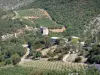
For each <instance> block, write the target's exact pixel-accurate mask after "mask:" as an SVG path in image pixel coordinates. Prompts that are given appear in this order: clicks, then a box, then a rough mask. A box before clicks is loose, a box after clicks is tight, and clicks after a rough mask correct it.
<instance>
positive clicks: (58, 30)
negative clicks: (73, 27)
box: [49, 27, 66, 33]
mask: <svg viewBox="0 0 100 75" xmlns="http://www.w3.org/2000/svg"><path fill="white" fill-rule="evenodd" d="M49 30H50V31H51V32H55V33H59V32H64V31H65V30H66V28H65V27H62V28H61V29H49Z"/></svg>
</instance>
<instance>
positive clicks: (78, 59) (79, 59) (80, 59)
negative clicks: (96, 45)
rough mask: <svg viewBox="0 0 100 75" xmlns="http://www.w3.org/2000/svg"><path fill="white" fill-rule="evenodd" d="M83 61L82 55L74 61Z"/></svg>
mask: <svg viewBox="0 0 100 75" xmlns="http://www.w3.org/2000/svg"><path fill="white" fill-rule="evenodd" d="M81 61H82V58H81V57H77V58H76V59H75V61H74V62H77V63H79V62H81Z"/></svg>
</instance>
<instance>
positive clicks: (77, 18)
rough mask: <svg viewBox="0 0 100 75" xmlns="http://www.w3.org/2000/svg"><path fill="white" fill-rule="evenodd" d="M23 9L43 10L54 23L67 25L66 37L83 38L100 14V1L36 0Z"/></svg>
mask: <svg viewBox="0 0 100 75" xmlns="http://www.w3.org/2000/svg"><path fill="white" fill-rule="evenodd" d="M23 8H25V9H26V8H43V9H45V10H47V11H48V13H49V14H50V15H51V17H52V19H53V20H54V21H56V22H57V23H59V24H62V25H67V27H68V29H67V30H68V31H67V34H66V35H77V36H81V37H83V36H82V35H83V31H84V29H85V26H88V24H89V22H90V20H92V19H93V18H94V17H96V16H98V14H100V9H99V8H100V0H36V1H35V2H33V3H31V4H29V5H28V6H26V7H23ZM23 8H22V9H23Z"/></svg>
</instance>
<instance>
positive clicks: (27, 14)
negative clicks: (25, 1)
mask: <svg viewBox="0 0 100 75" xmlns="http://www.w3.org/2000/svg"><path fill="white" fill-rule="evenodd" d="M14 12H15V14H16V16H15V17H16V18H20V19H22V21H23V22H24V23H25V24H27V25H30V24H31V25H36V27H40V26H45V27H49V28H54V27H55V28H61V27H62V26H61V25H60V24H57V23H56V22H54V21H53V20H52V19H51V17H50V15H49V14H48V13H47V11H45V10H43V9H39V8H38V9H26V10H19V11H14Z"/></svg>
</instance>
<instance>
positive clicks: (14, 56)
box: [11, 54, 20, 65]
mask: <svg viewBox="0 0 100 75" xmlns="http://www.w3.org/2000/svg"><path fill="white" fill-rule="evenodd" d="M11 60H12V63H13V65H16V64H17V63H18V62H20V56H19V55H18V54H13V55H12V56H11Z"/></svg>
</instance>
